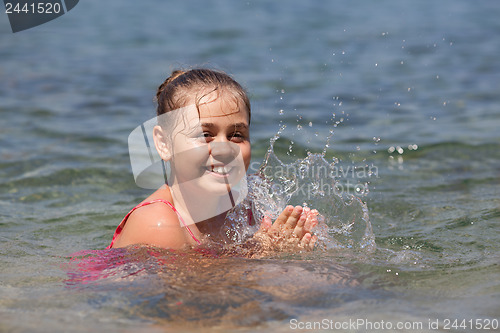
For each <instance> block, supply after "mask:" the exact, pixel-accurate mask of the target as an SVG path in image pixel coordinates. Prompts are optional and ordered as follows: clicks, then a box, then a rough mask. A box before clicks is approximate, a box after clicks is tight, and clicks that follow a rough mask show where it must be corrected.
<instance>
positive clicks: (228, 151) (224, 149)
mask: <svg viewBox="0 0 500 333" xmlns="http://www.w3.org/2000/svg"><path fill="white" fill-rule="evenodd" d="M208 146H209V153H210V155H211V156H212V157H213V159H214V160H216V161H218V162H221V163H224V164H229V163H231V162H232V161H233V160H234V159H235V158H236V156H238V154H239V152H240V148H239V147H238V145H237V144H235V143H232V142H230V141H227V140H221V141H212V142H210V143H209V145H208Z"/></svg>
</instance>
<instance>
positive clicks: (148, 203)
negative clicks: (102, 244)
mask: <svg viewBox="0 0 500 333" xmlns="http://www.w3.org/2000/svg"><path fill="white" fill-rule="evenodd" d="M157 202H163V203H164V204H166V205H167V206H169V207H170V208H172V210H173V211H174V212H175V214H177V217H178V218H179V221H181V223H182V226H183V227H186V229H187V231H188V232H189V234H190V235H191V237H193V239H194V241H195V242H196V243H197V244H198V245H200V244H201V242H200V241H199V240H198V239H197V238H196V237H195V236H194V234H193V232H192V231H191V229H189V227H188V226H187V225H186V223H185V222H184V219H183V218H182V216H181V214H179V212H178V211H177V209H175V207H174V205H172V204H171V203H170V202H169V201H167V200H163V199H155V200H151V201H146V202H143V203H140V204H138V205H137V206H135V207H134V208H132V209H131V210H130V212H128V214H127V215H125V217H124V218H123V220H122V221H121V222H120V224H119V225H118V227H117V228H116V230H115V234H114V235H113V239H112V240H111V244H109V246H108V247H107V248H106V249H110V248H112V247H113V244H114V243H115V240H116V238H117V237H118V235H120V233H121V232H122V230H123V227H124V226H125V223H126V222H127V220H128V218H129V216H130V214H132V213H133V212H134V211H135V210H136V209H137V208H141V207H144V206H147V205H151V204H153V203H157Z"/></svg>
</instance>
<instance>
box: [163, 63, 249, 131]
mask: <svg viewBox="0 0 500 333" xmlns="http://www.w3.org/2000/svg"><path fill="white" fill-rule="evenodd" d="M212 92H217V93H218V94H219V96H220V94H222V93H226V92H227V93H231V94H232V95H233V97H234V98H235V100H236V102H237V103H238V105H240V106H244V107H245V109H246V110H247V112H248V121H249V122H250V114H251V112H250V110H251V109H250V100H249V99H248V96H247V93H246V91H245V89H243V87H242V86H241V85H240V84H239V83H238V82H236V81H235V80H234V79H233V78H232V77H231V76H229V75H228V74H226V73H224V72H220V71H216V70H212V69H204V68H198V69H190V70H186V71H184V70H174V71H173V72H172V74H171V75H170V76H169V77H168V78H167V79H165V81H164V82H163V83H162V84H161V85H160V86H159V87H158V90H157V92H156V101H157V103H158V107H157V109H156V114H157V115H158V116H160V115H162V114H165V113H167V112H169V111H173V110H176V109H179V108H182V107H185V106H187V105H188V104H191V103H192V102H193V100H194V103H195V104H196V107H197V108H198V106H199V102H200V99H202V98H203V97H204V96H207V95H208V94H210V93H212Z"/></svg>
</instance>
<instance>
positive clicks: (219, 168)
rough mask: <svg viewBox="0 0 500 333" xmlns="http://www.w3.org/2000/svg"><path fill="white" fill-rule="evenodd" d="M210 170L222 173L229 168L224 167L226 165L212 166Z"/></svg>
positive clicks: (225, 172) (226, 171)
mask: <svg viewBox="0 0 500 333" xmlns="http://www.w3.org/2000/svg"><path fill="white" fill-rule="evenodd" d="M212 172H215V173H219V174H221V175H224V174H227V173H228V172H229V168H226V167H223V166H218V167H213V168H212Z"/></svg>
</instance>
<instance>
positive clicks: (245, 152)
mask: <svg viewBox="0 0 500 333" xmlns="http://www.w3.org/2000/svg"><path fill="white" fill-rule="evenodd" d="M241 155H242V156H243V163H244V164H245V171H248V167H249V166H250V160H251V159H252V149H251V147H250V144H248V145H245V146H244V147H241Z"/></svg>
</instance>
